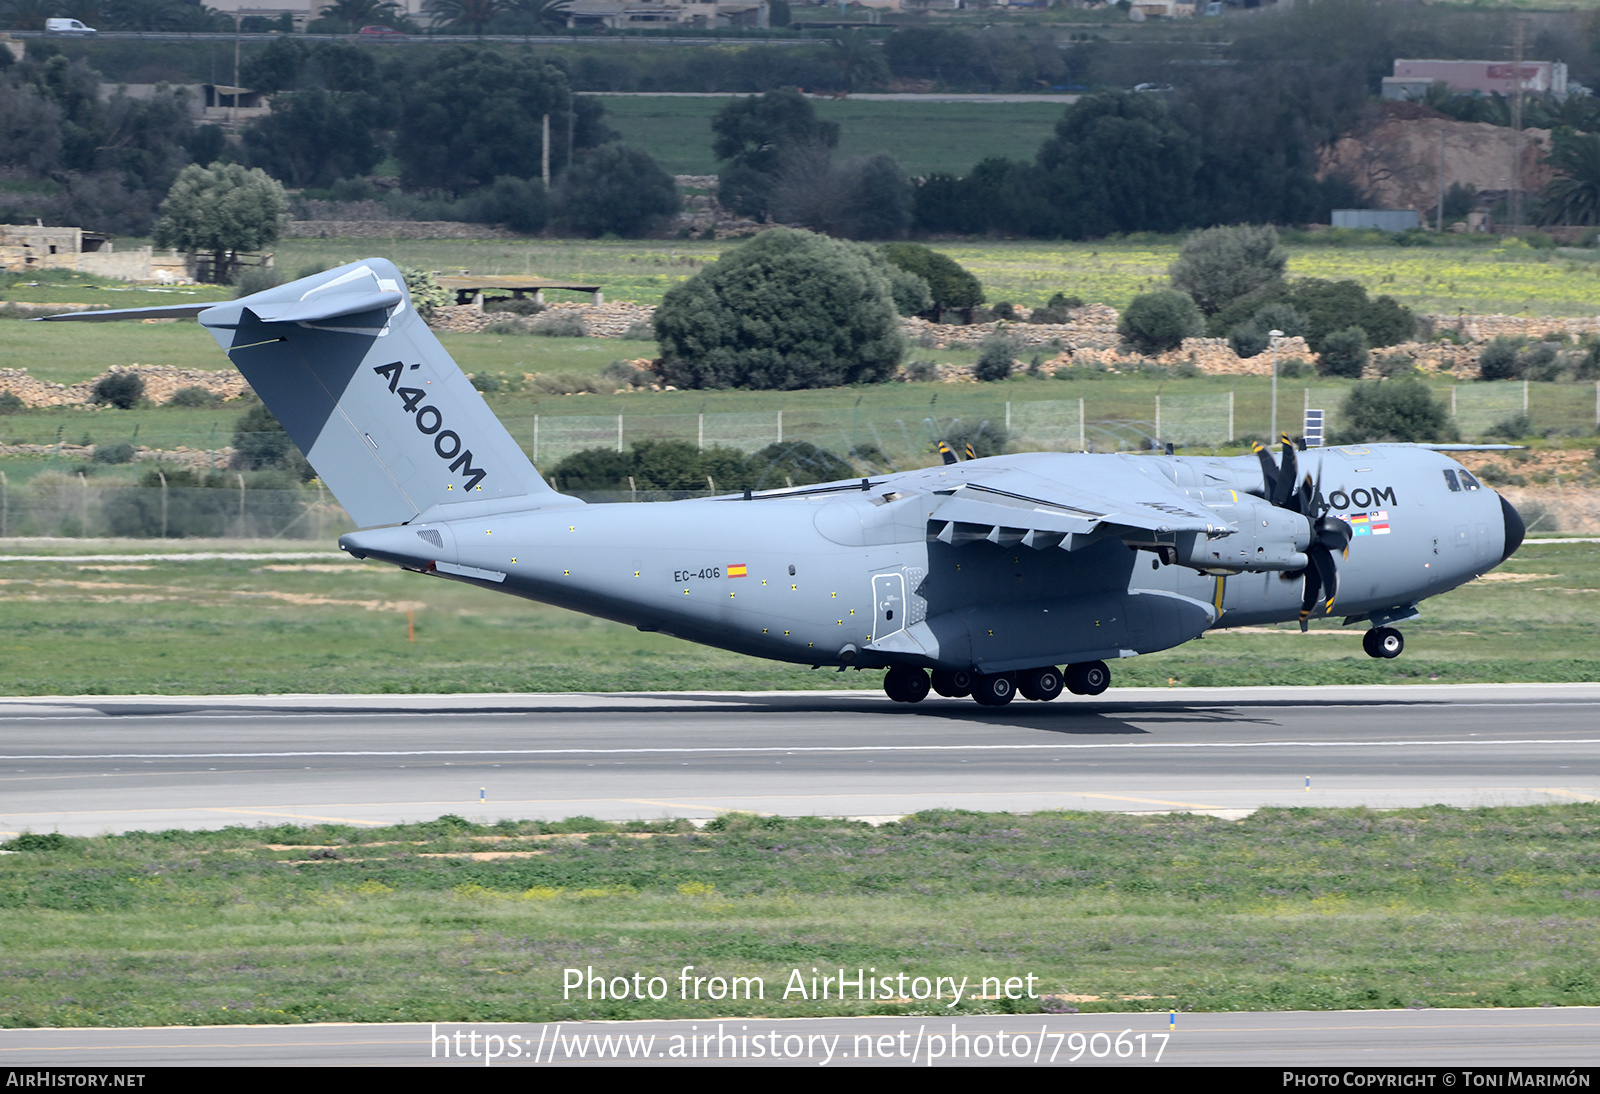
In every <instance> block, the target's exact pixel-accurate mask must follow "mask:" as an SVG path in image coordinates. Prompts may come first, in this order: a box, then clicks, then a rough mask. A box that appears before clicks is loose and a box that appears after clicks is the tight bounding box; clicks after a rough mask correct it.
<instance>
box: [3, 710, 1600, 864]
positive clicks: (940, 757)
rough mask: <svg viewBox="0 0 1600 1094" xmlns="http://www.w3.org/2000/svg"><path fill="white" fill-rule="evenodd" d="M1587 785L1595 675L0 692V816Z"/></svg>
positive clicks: (998, 802)
mask: <svg viewBox="0 0 1600 1094" xmlns="http://www.w3.org/2000/svg"><path fill="white" fill-rule="evenodd" d="M1583 801H1600V685H1597V684H1548V685H1521V684H1519V685H1458V686H1443V687H1441V686H1411V687H1342V688H1341V687H1335V688H1215V689H1200V688H1174V689H1138V688H1128V689H1114V690H1112V691H1110V692H1107V693H1106V694H1104V695H1102V696H1099V697H1098V698H1095V699H1083V698H1075V699H1069V698H1063V699H1061V700H1058V701H1056V702H1055V703H1049V704H1043V703H1028V702H1022V701H1019V702H1016V703H1013V704H1012V705H1010V706H1008V707H1004V708H1000V709H988V708H982V707H979V706H977V705H976V704H974V703H972V702H970V701H966V700H937V699H932V700H928V701H926V702H924V703H922V704H919V705H917V706H915V707H908V706H903V705H899V704H895V703H891V702H890V701H888V700H887V699H885V698H884V697H883V696H882V695H880V694H877V693H872V692H785V693H747V692H725V693H696V694H690V693H681V694H679V693H674V694H653V695H577V694H566V695H442V696H342V697H341V696H332V697H330V696H285V697H261V696H240V697H220V698H219V697H204V698H161V697H115V698H104V697H76V698H18V699H4V700H0V835H7V834H11V833H15V832H20V831H35V832H49V831H60V832H63V833H67V834H72V835H86V834H95V833H101V832H118V831H127V830H134V829H145V830H161V829H167V828H216V827H222V826H226V825H234V824H244V825H255V824H276V823H285V822H293V823H305V822H315V821H335V822H343V823H352V824H364V825H377V824H385V823H392V822H396V821H412V820H424V819H431V818H433V817H437V816H439V815H441V814H444V813H455V814H459V815H462V816H465V817H468V818H469V819H474V820H485V821H493V820H497V819H500V818H506V817H510V818H519V819H547V820H554V819H560V818H563V817H569V816H576V815H587V816H593V817H598V818H602V819H608V820H627V819H635V818H645V819H650V818H659V817H668V816H683V817H693V818H709V817H712V816H715V815H717V814H718V813H720V812H725V811H729V810H745V811H751V812H758V813H774V814H782V815H787V816H802V815H826V816H852V817H895V816H902V815H904V814H907V813H912V812H916V811H918V810H923V809H932V808H962V809H975V810H1009V811H1033V810H1040V809H1102V810H1125V811H1161V810H1188V811H1205V812H1213V813H1217V814H1220V815H1238V814H1240V813H1242V812H1244V811H1248V810H1251V809H1256V808H1259V807H1261V806H1268V805H1272V806H1356V805H1366V806H1372V807H1378V808H1382V807H1398V806H1420V805H1428V804H1434V803H1443V804H1448V805H1455V806H1486V805H1516V804H1530V803H1540V802H1583Z"/></svg>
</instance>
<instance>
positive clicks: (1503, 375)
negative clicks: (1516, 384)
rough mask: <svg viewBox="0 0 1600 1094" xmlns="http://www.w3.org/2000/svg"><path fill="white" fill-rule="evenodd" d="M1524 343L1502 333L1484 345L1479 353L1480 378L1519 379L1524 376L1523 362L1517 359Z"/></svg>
mask: <svg viewBox="0 0 1600 1094" xmlns="http://www.w3.org/2000/svg"><path fill="white" fill-rule="evenodd" d="M1521 348H1522V343H1521V341H1520V340H1518V339H1516V338H1508V337H1507V336H1505V335H1501V336H1500V337H1498V338H1495V339H1493V340H1492V341H1490V343H1489V344H1488V345H1487V346H1484V347H1483V349H1482V351H1480V352H1479V354H1478V379H1480V380H1517V379H1520V378H1521V376H1522V372H1521V368H1520V365H1521V362H1520V361H1519V360H1518V359H1517V358H1518V352H1519V350H1520V349H1521Z"/></svg>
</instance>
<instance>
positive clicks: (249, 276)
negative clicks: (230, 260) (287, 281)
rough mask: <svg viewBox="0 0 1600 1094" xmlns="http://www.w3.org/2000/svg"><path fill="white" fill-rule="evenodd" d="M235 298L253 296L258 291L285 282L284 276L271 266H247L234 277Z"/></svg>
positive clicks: (263, 290)
mask: <svg viewBox="0 0 1600 1094" xmlns="http://www.w3.org/2000/svg"><path fill="white" fill-rule="evenodd" d="M233 284H234V289H233V296H234V299H236V300H237V299H239V298H240V297H245V296H251V295H253V294H255V293H258V292H266V291H267V290H268V289H275V288H277V287H278V286H279V285H282V284H283V278H282V277H281V276H279V274H278V271H277V270H275V269H273V268H272V267H271V266H245V267H242V268H241V269H240V270H239V275H238V276H237V277H235V278H234V279H233Z"/></svg>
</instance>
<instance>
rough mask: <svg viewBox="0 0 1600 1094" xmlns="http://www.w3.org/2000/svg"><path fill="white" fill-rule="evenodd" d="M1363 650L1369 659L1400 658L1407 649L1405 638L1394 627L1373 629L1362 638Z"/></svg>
mask: <svg viewBox="0 0 1600 1094" xmlns="http://www.w3.org/2000/svg"><path fill="white" fill-rule="evenodd" d="M1361 648H1362V649H1364V650H1366V651H1367V656H1368V657H1384V658H1391V657H1399V656H1400V651H1401V650H1403V649H1405V648H1406V640H1405V636H1404V635H1402V634H1401V633H1400V632H1399V631H1397V630H1395V629H1394V628H1393V627H1373V628H1372V629H1371V630H1370V631H1368V632H1367V633H1366V634H1364V635H1362V636H1361Z"/></svg>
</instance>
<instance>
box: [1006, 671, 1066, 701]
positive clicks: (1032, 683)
mask: <svg viewBox="0 0 1600 1094" xmlns="http://www.w3.org/2000/svg"><path fill="white" fill-rule="evenodd" d="M1064 683H1065V681H1064V680H1063V679H1062V677H1061V672H1060V670H1058V669H1057V668H1056V667H1055V666H1054V665H1046V666H1044V668H1042V669H1028V670H1026V671H1024V672H1019V673H1017V690H1018V691H1020V692H1022V697H1023V698H1024V699H1032V700H1034V701H1035V702H1038V703H1048V702H1049V701H1050V700H1052V699H1054V698H1055V697H1056V696H1057V695H1060V694H1061V688H1062V686H1063V684H1064Z"/></svg>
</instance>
